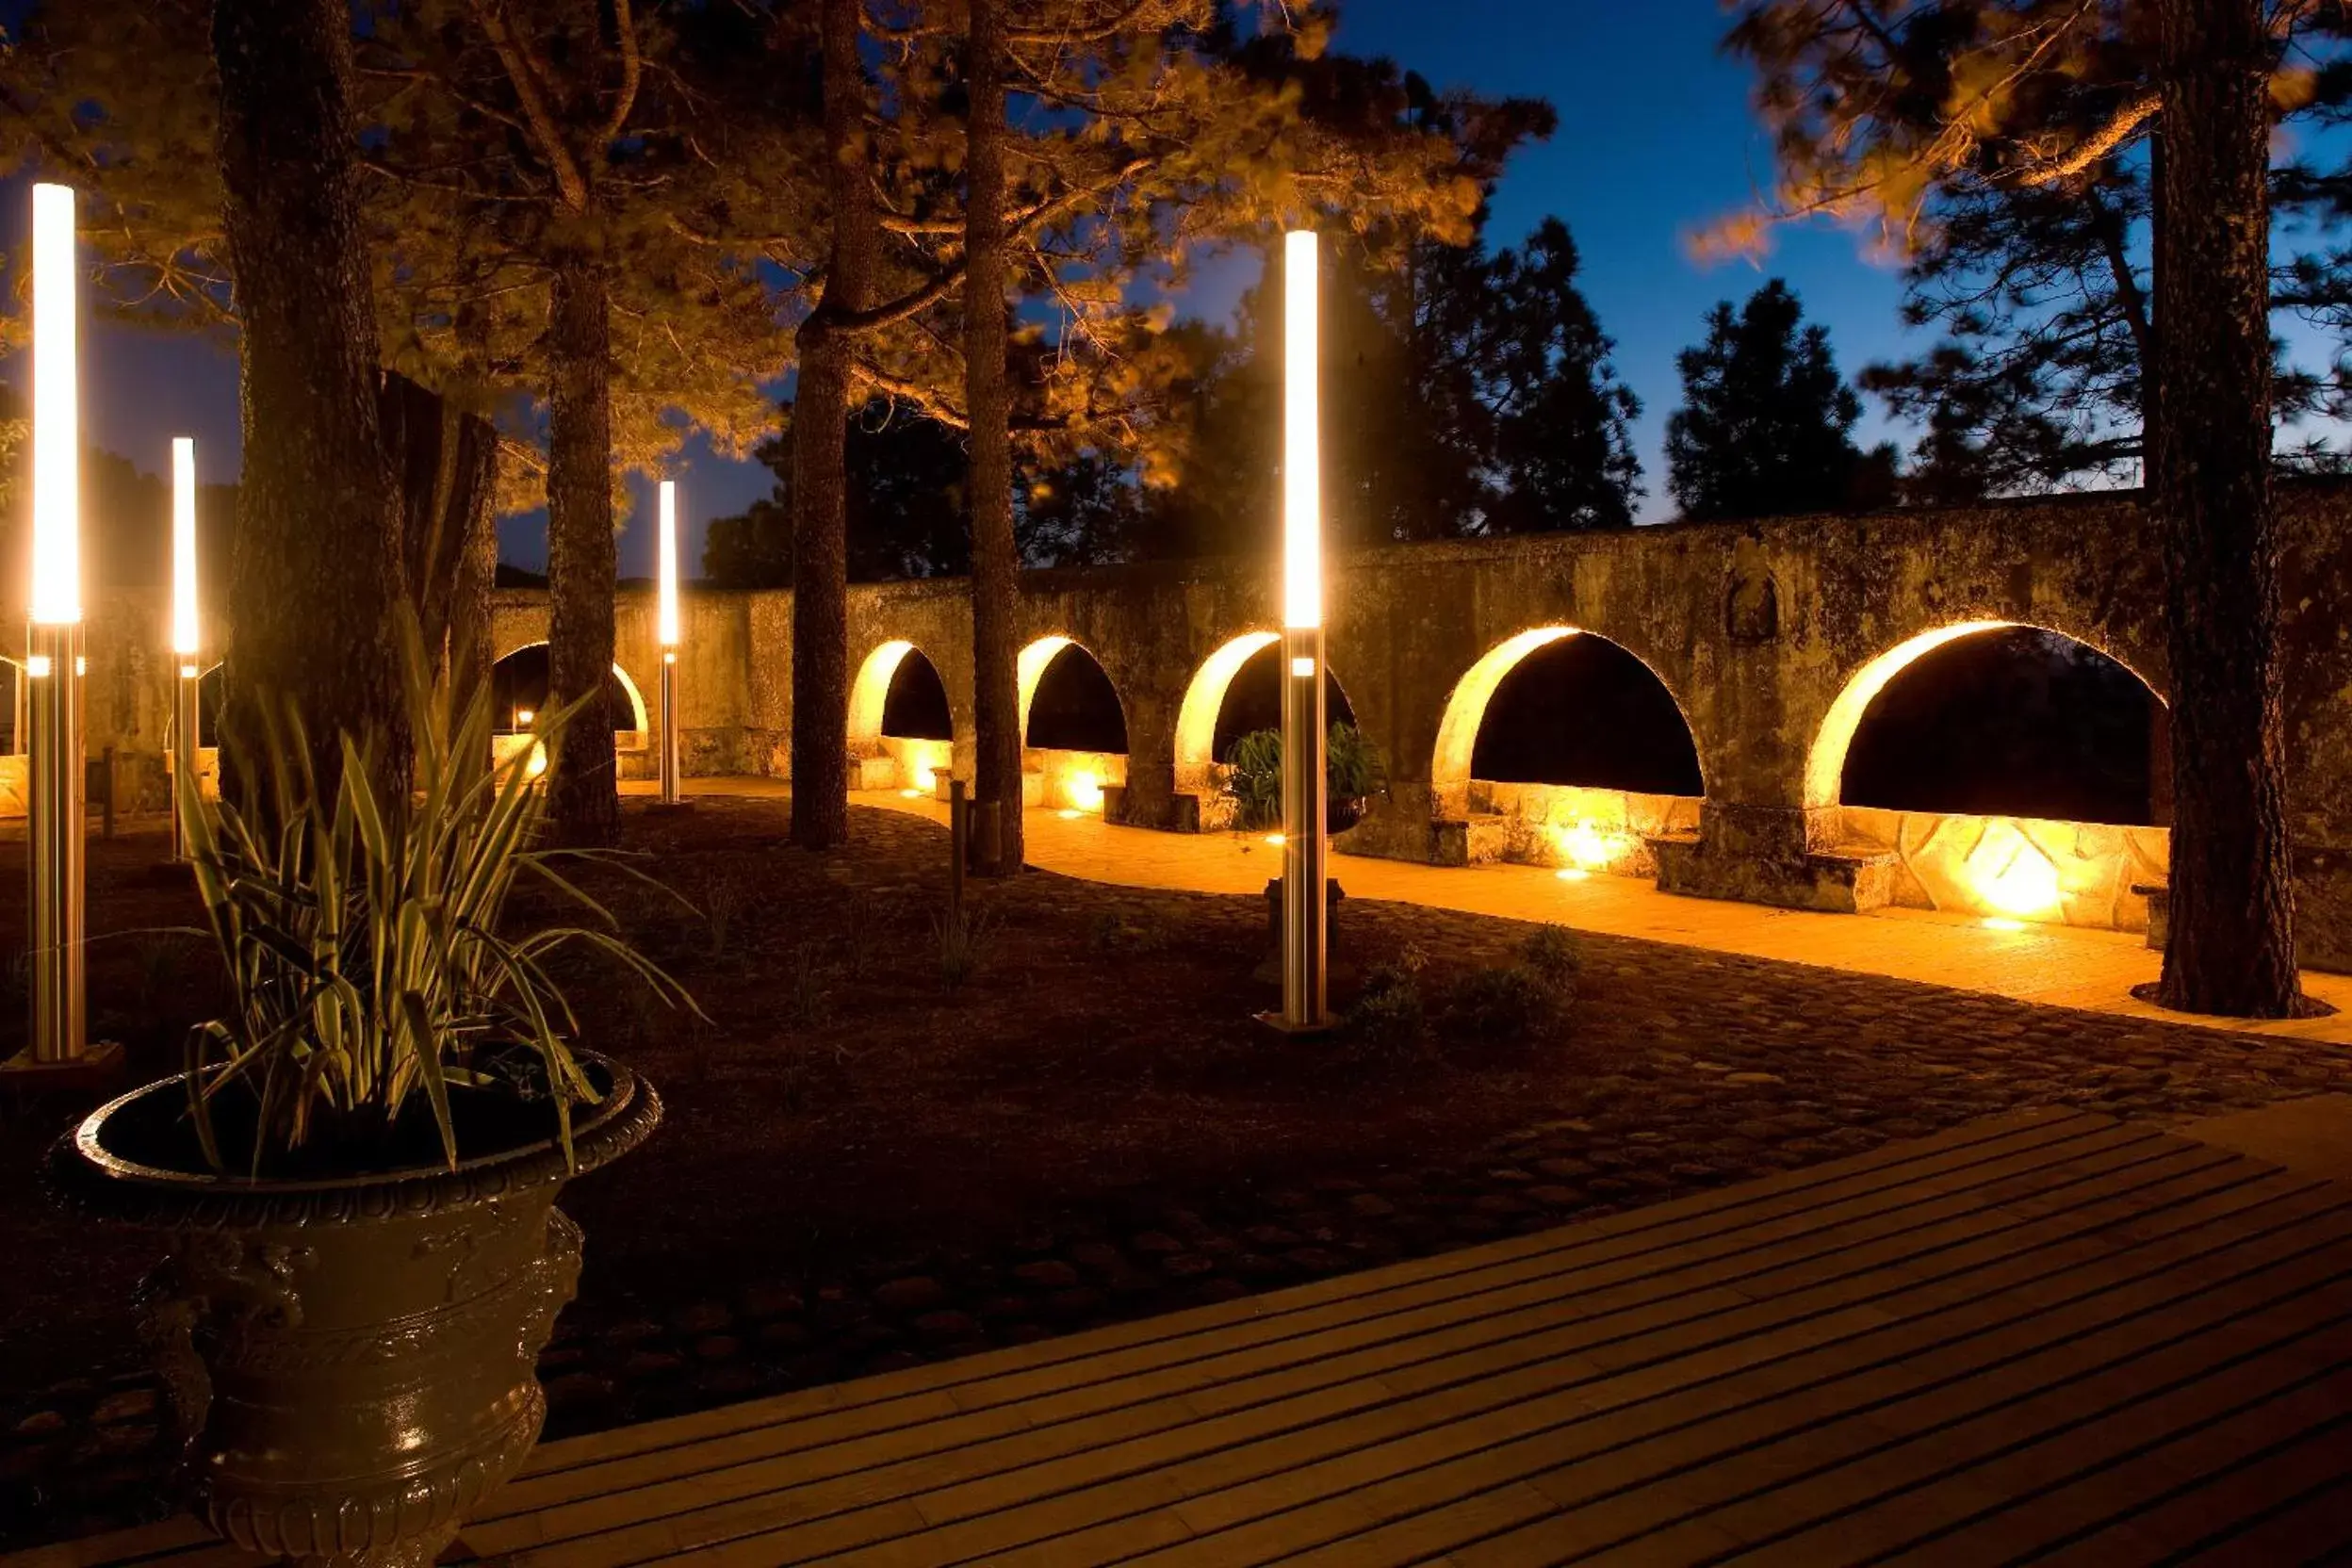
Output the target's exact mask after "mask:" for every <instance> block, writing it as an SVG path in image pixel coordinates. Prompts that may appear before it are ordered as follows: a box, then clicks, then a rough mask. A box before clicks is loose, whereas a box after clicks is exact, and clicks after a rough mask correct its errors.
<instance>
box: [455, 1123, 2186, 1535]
mask: <svg viewBox="0 0 2352 1568" xmlns="http://www.w3.org/2000/svg"><path fill="white" fill-rule="evenodd" d="M2147 1137H2148V1134H2147V1131H2146V1130H2145V1129H2140V1130H2138V1135H2136V1136H2134V1135H2132V1134H2131V1132H2128V1131H2127V1130H2125V1129H2120V1128H2116V1127H2115V1125H2114V1124H2112V1123H2102V1122H2100V1121H2099V1119H2096V1118H2080V1117H2069V1118H2047V1117H2044V1118H2033V1119H2023V1120H2021V1121H2020V1122H2019V1123H2018V1124H2017V1125H2016V1126H2014V1127H2012V1128H2007V1129H2004V1130H2002V1131H2001V1134H2000V1135H1994V1136H1987V1135H1983V1134H1980V1135H1978V1136H1975V1137H1971V1138H1967V1139H1953V1140H1952V1141H1951V1142H1950V1143H1948V1144H1947V1143H1944V1142H1943V1141H1942V1140H1930V1141H1929V1143H1923V1144H1922V1145H1920V1146H1919V1149H1920V1152H1919V1155H1918V1156H1917V1157H1916V1158H1913V1159H1910V1160H1903V1161H1886V1162H1879V1163H1874V1164H1872V1165H1870V1166H1866V1167H1863V1168H1858V1169H1856V1170H1854V1171H1852V1172H1847V1173H1844V1174H1841V1175H1838V1176H1836V1177H1834V1178H1833V1179H1831V1180H1826V1181H1816V1182H1810V1183H1784V1182H1783V1181H1782V1180H1781V1179H1779V1178H1774V1179H1773V1180H1772V1182H1771V1183H1769V1184H1759V1185H1768V1186H1770V1187H1771V1188H1772V1190H1771V1191H1768V1192H1764V1193H1761V1194H1759V1195H1757V1196H1756V1197H1755V1198H1754V1199H1752V1200H1751V1201H1744V1202H1740V1203H1731V1202H1728V1201H1723V1202H1714V1203H1708V1204H1707V1205H1706V1206H1705V1207H1694V1208H1693V1210H1692V1212H1691V1213H1690V1214H1688V1215H1679V1216H1673V1217H1666V1218H1663V1219H1661V1220H1659V1221H1658V1222H1657V1223H1656V1224H1653V1225H1649V1226H1642V1227H1628V1228H1626V1229H1624V1230H1622V1231H1611V1232H1609V1233H1601V1234H1596V1235H1594V1236H1591V1237H1585V1238H1582V1239H1581V1240H1580V1241H1579V1240H1577V1239H1576V1238H1574V1237H1571V1238H1570V1239H1569V1240H1567V1241H1565V1242H1563V1241H1562V1240H1561V1239H1560V1238H1561V1237H1562V1235H1563V1232H1561V1231H1552V1232H1544V1233H1540V1234H1539V1236H1538V1237H1534V1238H1527V1240H1528V1241H1534V1240H1548V1245H1546V1246H1544V1247H1542V1248H1533V1247H1529V1246H1526V1245H1523V1244H1522V1243H1518V1242H1513V1243H1505V1244H1501V1245H1499V1246H1497V1247H1496V1248H1495V1249H1494V1250H1492V1251H1491V1252H1490V1251H1489V1250H1487V1249H1476V1250H1474V1251H1475V1252H1477V1253H1478V1254H1479V1256H1478V1257H1476V1258H1471V1257H1468V1256H1466V1255H1465V1254H1464V1253H1460V1252H1457V1253H1448V1254H1441V1255H1440V1256H1438V1257H1436V1258H1431V1259H1425V1260H1420V1261H1419V1262H1417V1263H1414V1264H1409V1265H1404V1266H1399V1267H1398V1268H1397V1269H1396V1270H1394V1271H1393V1273H1392V1272H1391V1271H1386V1270H1383V1271H1382V1275H1383V1276H1384V1277H1383V1278H1381V1279H1380V1280H1379V1281H1378V1282H1377V1283H1375V1282H1371V1281H1370V1280H1368V1279H1367V1280H1364V1283H1365V1284H1366V1286H1367V1288H1364V1289H1362V1290H1359V1291H1356V1292H1352V1293H1349V1292H1344V1291H1336V1290H1333V1289H1331V1288H1330V1287H1331V1286H1333V1285H1337V1284H1341V1283H1344V1282H1345V1281H1344V1280H1343V1281H1332V1282H1323V1283H1319V1284H1316V1285H1310V1286H1304V1287H1300V1288H1299V1289H1298V1290H1295V1291H1284V1292H1280V1293H1276V1294H1274V1295H1270V1296H1266V1297H1259V1298H1248V1299H1243V1300H1240V1301H1236V1302H1232V1303H1227V1304H1226V1305H1224V1306H1220V1307H1215V1308H1209V1309H1204V1310H1203V1311H1201V1312H1200V1313H1196V1314H1185V1315H1179V1317H1180V1318H1183V1319H1185V1320H1186V1321H1184V1322H1183V1323H1182V1324H1181V1325H1178V1326H1176V1327H1170V1326H1169V1325H1171V1324H1176V1323H1177V1319H1173V1318H1168V1319H1155V1320H1147V1321H1146V1322H1145V1323H1143V1324H1138V1325H1127V1326H1122V1327H1121V1328H1119V1329H1116V1330H1107V1331H1103V1334H1104V1335H1105V1336H1106V1337H1105V1338H1104V1340H1103V1345H1102V1346H1101V1347H1099V1348H1097V1349H1096V1350H1095V1351H1094V1352H1093V1353H1092V1354H1087V1355H1084V1356H1083V1357H1082V1358H1079V1365H1080V1366H1081V1367H1083V1376H1082V1377H1081V1378H1079V1379H1073V1378H1072V1372H1073V1370H1077V1369H1078V1368H1076V1367H1073V1366H1072V1365H1071V1364H1070V1363H1071V1362H1072V1359H1073V1358H1072V1355H1071V1352H1070V1349H1069V1348H1068V1347H1069V1345H1070V1342H1069V1341H1047V1342H1043V1343H1041V1344H1040V1345H1038V1346H1032V1347H1025V1348H1021V1349H1019V1350H1013V1351H999V1352H993V1353H991V1354H990V1355H988V1356H983V1357H974V1358H971V1359H969V1360H967V1361H962V1362H956V1363H951V1364H947V1365H945V1366H940V1367H926V1368H919V1369H915V1370H913V1371H910V1372H907V1373H893V1374H890V1376H889V1377H888V1378H882V1379H874V1380H869V1381H870V1382H871V1383H873V1384H874V1385H877V1387H878V1388H879V1390H880V1392H879V1393H878V1394H876V1395H875V1397H866V1398H859V1399H857V1400H855V1401H854V1402H850V1403H846V1404H845V1403H844V1402H843V1401H842V1400H841V1397H838V1396H836V1397H832V1398H828V1399H825V1400H823V1401H819V1402H818V1405H817V1407H816V1408H813V1409H809V1410H803V1409H802V1408H801V1407H800V1405H799V1403H798V1401H799V1397H798V1396H784V1397H781V1398H780V1399H777V1400H773V1401H766V1400H763V1401H758V1402H755V1404H753V1405H746V1406H738V1407H733V1408H734V1409H735V1410H737V1411H742V1412H755V1411H761V1410H764V1411H765V1412H766V1413H767V1415H768V1417H769V1420H768V1421H767V1422H766V1423H765V1424H754V1425H750V1426H748V1427H747V1428H745V1429H741V1430H736V1429H729V1430H727V1431H725V1432H722V1433H719V1434H717V1435H715V1436H712V1437H708V1438H705V1437H701V1436H699V1435H698V1434H699V1430H700V1428H701V1426H702V1425H703V1420H704V1418H703V1417H699V1416H688V1417H681V1418H678V1419H677V1420H675V1421H669V1422H657V1423H652V1424H650V1426H649V1427H648V1428H645V1429H630V1430H631V1431H635V1432H639V1433H641V1434H644V1433H647V1432H650V1431H652V1430H653V1429H661V1430H662V1432H664V1433H666V1434H669V1435H673V1436H675V1437H676V1438H677V1439H678V1441H677V1442H675V1443H672V1444H669V1445H666V1446H647V1445H646V1444H645V1440H644V1438H643V1436H642V1435H641V1437H640V1439H639V1440H638V1442H637V1443H636V1444H635V1445H634V1446H630V1447H629V1450H628V1451H627V1452H626V1453H624V1454H613V1455H610V1456H608V1455H607V1453H606V1449H607V1443H606V1438H607V1437H609V1436H610V1435H612V1434H599V1435H597V1436H595V1437H590V1438H584V1439H575V1440H571V1441H569V1442H567V1443H564V1444H556V1445H551V1446H550V1447H549V1450H548V1451H547V1455H546V1456H545V1457H544V1458H543V1459H542V1460H541V1461H539V1462H535V1463H534V1464H533V1465H532V1467H531V1471H530V1472H529V1473H528V1474H526V1475H525V1476H524V1477H522V1478H518V1479H517V1481H516V1482H515V1483H514V1484H513V1485H511V1486H510V1487H508V1488H507V1489H506V1491H505V1492H504V1493H503V1494H501V1495H500V1497H499V1498H498V1500H497V1501H496V1502H495V1503H494V1505H493V1513H492V1515H491V1516H492V1517H499V1516H503V1515H506V1514H511V1513H523V1512H528V1511H541V1510H545V1509H547V1508H550V1507H553V1506H555V1505H557V1504H558V1503H560V1502H562V1501H564V1500H565V1499H566V1498H569V1497H602V1496H609V1495H612V1494H613V1493H614V1492H615V1491H617V1490H619V1489H622V1488H625V1487H630V1486H639V1485H645V1484H647V1483H649V1482H652V1481H657V1480H660V1479H662V1478H667V1477H668V1476H670V1475H680V1474H707V1473H708V1472H709V1471H711V1469H714V1468H716V1467H720V1466H725V1465H730V1464H735V1463H741V1462H750V1461H754V1460H758V1459H762V1458H777V1457H782V1456H784V1455H787V1454H792V1453H798V1452H803V1451H806V1450H808V1449H809V1448H813V1447H818V1446H824V1445H826V1444H829V1443H832V1442H837V1441H841V1440H842V1439H844V1438H850V1437H861V1436H865V1435H868V1434H869V1433H871V1432H878V1431H883V1430H888V1429H894V1428H896V1427H899V1426H912V1425H917V1424H920V1423H921V1422H923V1421H927V1420H933V1419H939V1418H943V1417H946V1416H949V1415H952V1414H954V1413H956V1411H958V1410H976V1409H985V1408H988V1407H991V1406H1016V1407H1020V1408H1023V1409H1034V1408H1037V1401H1038V1400H1039V1399H1042V1398H1054V1399H1056V1400H1058V1401H1060V1402H1061V1406H1062V1407H1064V1408H1067V1407H1068V1406H1069V1405H1070V1404H1072V1403H1074V1402H1076V1401H1077V1400H1078V1399H1079V1398H1080V1397H1081V1395H1080V1391H1081V1390H1083V1389H1086V1388H1096V1387H1101V1388H1106V1389H1110V1390H1113V1391H1114V1392H1113V1393H1112V1394H1111V1395H1110V1397H1111V1398H1114V1399H1116V1398H1117V1397H1119V1396H1118V1394H1117V1392H1116V1390H1117V1388H1118V1385H1119V1384H1120V1383H1122V1382H1123V1381H1125V1380H1130V1379H1134V1378H1135V1377H1137V1376H1140V1375H1144V1374H1147V1373H1150V1372H1152V1371H1155V1370H1157V1369H1159V1368H1162V1367H1167V1366H1170V1365H1181V1364H1185V1363H1187V1362H1189V1361H1191V1360H1194V1359H1197V1358H1199V1357H1200V1356H1202V1355H1204V1354H1215V1355H1217V1356H1219V1357H1230V1356H1233V1355H1234V1354H1235V1353H1237V1352H1239V1351H1241V1350H1245V1349H1248V1348H1252V1347H1257V1346H1266V1347H1294V1348H1293V1349H1290V1350H1288V1351H1278V1352H1277V1354H1289V1355H1292V1356H1294V1357H1295V1356H1296V1355H1297V1354H1299V1353H1309V1354H1312V1353H1314V1352H1313V1350H1312V1349H1310V1350H1308V1351H1305V1352H1300V1351H1299V1350H1297V1349H1296V1348H1295V1347H1298V1346H1300V1345H1302V1344H1307V1345H1311V1344H1312V1342H1314V1341H1315V1340H1317V1339H1319V1338H1320V1337H1321V1336H1323V1335H1327V1334H1330V1333H1331V1332H1332V1331H1335V1330H1338V1329H1340V1328H1342V1327H1343V1326H1344V1325H1354V1324H1358V1323H1364V1322H1369V1321H1374V1320H1377V1319H1380V1318H1383V1317H1387V1316H1392V1315H1398V1314H1404V1313H1410V1312H1413V1311H1417V1310H1422V1309H1424V1308H1428V1307H1444V1306H1446V1305H1447V1304H1449V1303H1455V1302H1461V1301H1465V1300H1475V1299H1478V1298H1480V1297H1483V1296H1488V1295H1492V1294H1494V1293H1495V1292H1497V1291H1499V1290H1501V1289H1503V1288H1505V1287H1507V1286H1510V1285H1514V1284H1518V1283H1522V1282H1533V1283H1534V1284H1535V1285H1536V1286H1537V1287H1538V1288H1543V1287H1544V1286H1545V1285H1546V1284H1547V1282H1551V1281H1554V1280H1555V1279H1556V1278H1557V1276H1558V1274H1559V1272H1560V1265H1562V1264H1564V1263H1566V1262H1569V1261H1571V1260H1573V1261H1575V1262H1576V1263H1579V1264H1581V1265H1583V1266H1585V1267H1586V1268H1587V1269H1593V1268H1595V1267H1596V1266H1598V1265H1600V1264H1602V1263H1605V1262H1609V1261H1612V1260H1622V1261H1624V1262H1625V1264H1626V1265H1627V1268H1626V1269H1625V1272H1626V1273H1630V1272H1633V1271H1634V1266H1635V1265H1637V1264H1639V1263H1641V1262H1643V1261H1646V1260H1647V1259H1649V1258H1651V1257H1653V1256H1655V1255H1656V1253H1657V1252H1658V1251H1659V1250H1665V1249H1668V1248H1671V1247H1674V1246H1686V1245H1690V1244H1691V1243H1693V1242H1697V1241H1700V1240H1705V1241H1707V1243H1709V1244H1712V1245H1714V1246H1716V1247H1717V1248H1718V1249H1719V1251H1718V1253H1717V1254H1716V1255H1718V1256H1728V1255H1731V1254H1733V1253H1735V1252H1739V1251H1754V1250H1758V1249H1760V1248H1761V1247H1763V1246H1765V1245H1767V1244H1768V1243H1769V1242H1770V1241H1772V1240H1773V1239H1777V1237H1778V1236H1779V1235H1780V1234H1781V1233H1779V1232H1771V1231H1768V1230H1767V1229H1766V1226H1767V1225H1768V1224H1772V1223H1778V1224H1783V1225H1789V1224H1793V1225H1796V1226H1799V1227H1801V1228H1805V1229H1815V1230H1818V1229H1821V1228H1824V1227H1826V1226H1828V1225H1830V1224H1834V1223H1836V1222H1838V1220H1840V1219H1841V1218H1845V1217H1851V1216H1852V1215H1854V1214H1855V1213H1858V1212H1861V1210H1862V1209H1868V1208H1870V1207H1871V1206H1877V1207H1885V1206H1887V1204H1888V1203H1889V1202H1890V1201H1891V1200H1890V1199H1889V1198H1888V1197H1887V1194H1886V1192H1885V1190H1884V1189H1883V1188H1881V1187H1879V1186H1877V1185H1876V1184H1875V1182H1876V1177H1875V1172H1876V1171H1877V1170H1879V1169H1880V1168H1883V1167H1895V1168H1903V1169H1904V1170H1905V1171H1906V1172H1907V1173H1908V1174H1910V1175H1912V1176H1914V1177H1917V1178H1940V1177H1945V1176H1947V1175H1949V1174H1951V1173H1952V1172H1954V1171H1967V1170H1969V1169H1972V1168H1977V1167H1979V1166H1986V1165H1989V1164H1991V1163H1993V1162H1997V1161H1998V1162H2003V1164H2002V1168H2010V1167H2012V1166H2017V1165H2020V1164H2033V1163H2036V1162H2038V1163H2042V1164H2047V1163H2049V1162H2051V1161H2054V1160H2058V1159H2062V1158H2064V1157H2066V1154H2067V1152H2078V1151H2080V1152H2088V1151H2091V1150H2094V1149H2096V1150H2099V1151H2104V1150H2107V1149H2111V1148H2119V1147H2124V1146H2126V1145H2127V1144H2129V1145H2132V1146H2140V1145H2145V1144H2146V1141H2147ZM1932 1145H1940V1146H1939V1147H1937V1146H1932ZM1792 1174H1795V1175H1803V1174H1805V1173H1804V1172H1796V1173H1792ZM1710 1197H1715V1198H1723V1197H1725V1195H1723V1194H1717V1195H1710ZM1918 1197H1919V1195H1918V1194H1913V1195H1912V1196H1911V1199H1910V1201H1917V1200H1918ZM1833 1200H1834V1201H1835V1202H1833ZM1839 1205H1845V1206H1839ZM1854 1205H1859V1208H1856V1207H1854ZM1669 1206H1673V1207H1678V1206H1679V1205H1669ZM1637 1212H1638V1213H1639V1212H1648V1211H1637ZM1726 1215H1728V1217H1721V1216H1726ZM1710 1222H1712V1223H1711V1226H1710ZM1567 1229H1568V1230H1569V1231H1575V1230H1580V1229H1582V1228H1581V1227H1571V1228H1567ZM1594 1229H1595V1230H1596V1231H1597V1229H1598V1228H1597V1227H1595V1228H1594ZM1661 1238H1662V1239H1661ZM1592 1277H1593V1278H1595V1279H1597V1278H1599V1277H1600V1276H1598V1275H1597V1274H1594V1275H1593V1276H1592ZM1358 1278H1360V1279H1361V1278H1362V1277H1358ZM1089 1337H1091V1336H1089ZM1049 1351H1051V1352H1052V1353H1051V1354H1049V1353H1048V1352H1049ZM1000 1358H1001V1359H1000ZM950 1379H952V1381H949V1380H950ZM849 1386H851V1387H858V1386H861V1385H849ZM821 1392H827V1393H830V1392H832V1391H821ZM1047 1418H1053V1417H1047ZM739 1419H743V1418H739ZM583 1452H584V1453H585V1454H586V1456H587V1457H585V1458H583V1457H581V1456H582V1454H583Z"/></svg>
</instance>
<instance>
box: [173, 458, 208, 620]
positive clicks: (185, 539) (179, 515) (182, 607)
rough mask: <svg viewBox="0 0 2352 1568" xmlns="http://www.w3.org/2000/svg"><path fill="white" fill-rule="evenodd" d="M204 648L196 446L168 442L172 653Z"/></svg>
mask: <svg viewBox="0 0 2352 1568" xmlns="http://www.w3.org/2000/svg"><path fill="white" fill-rule="evenodd" d="M203 646H204V634H203V632H202V631H201V630H200V629H198V627H197V624H196V443H195V442H194V441H192V440H190V439H189V438H188V437H187V436H185V435H175V436H173V437H172V652H173V653H183V654H187V653H194V652H196V651H197V650H198V649H200V648H202V647H203Z"/></svg>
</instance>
